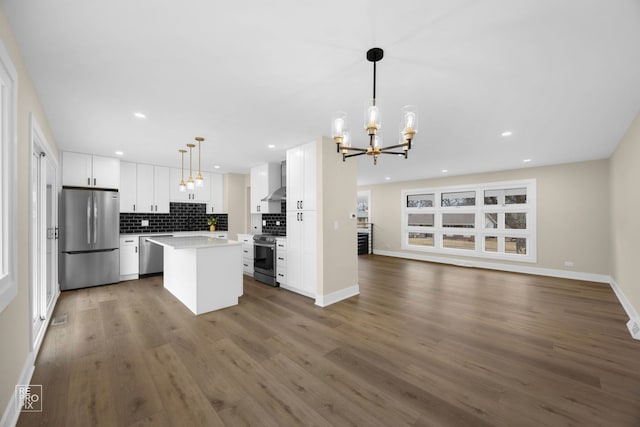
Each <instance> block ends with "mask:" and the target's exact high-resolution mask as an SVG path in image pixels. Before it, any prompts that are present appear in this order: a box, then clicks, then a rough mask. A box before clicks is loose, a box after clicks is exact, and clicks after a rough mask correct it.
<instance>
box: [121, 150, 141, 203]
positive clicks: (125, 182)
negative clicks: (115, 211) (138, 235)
mask: <svg viewBox="0 0 640 427" xmlns="http://www.w3.org/2000/svg"><path fill="white" fill-rule="evenodd" d="M120 182H122V187H121V188H120V212H137V211H136V207H137V206H136V203H137V201H136V195H137V188H136V187H137V186H136V182H137V165H136V164H135V163H129V162H121V163H120Z"/></svg>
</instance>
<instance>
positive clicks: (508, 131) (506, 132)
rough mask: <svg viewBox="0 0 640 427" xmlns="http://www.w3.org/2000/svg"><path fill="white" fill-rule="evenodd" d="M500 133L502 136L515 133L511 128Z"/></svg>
mask: <svg viewBox="0 0 640 427" xmlns="http://www.w3.org/2000/svg"><path fill="white" fill-rule="evenodd" d="M500 135H502V136H511V135H513V132H511V131H510V130H505V131H504V132H502V133H501V134H500Z"/></svg>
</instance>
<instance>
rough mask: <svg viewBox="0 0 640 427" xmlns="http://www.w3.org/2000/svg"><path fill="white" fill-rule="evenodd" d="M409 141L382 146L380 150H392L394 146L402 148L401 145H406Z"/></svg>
mask: <svg viewBox="0 0 640 427" xmlns="http://www.w3.org/2000/svg"><path fill="white" fill-rule="evenodd" d="M406 146H407V143H402V144H396V145H390V146H388V147H382V148H381V149H380V150H382V151H384V150H392V149H394V148H400V147H406Z"/></svg>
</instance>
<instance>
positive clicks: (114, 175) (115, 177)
mask: <svg viewBox="0 0 640 427" xmlns="http://www.w3.org/2000/svg"><path fill="white" fill-rule="evenodd" d="M62 185H63V186H68V187H88V188H109V189H119V188H120V159H116V158H113V157H102V156H92V155H91V154H82V153H72V152H69V151H64V152H63V153H62Z"/></svg>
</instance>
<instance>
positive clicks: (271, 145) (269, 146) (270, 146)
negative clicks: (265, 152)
mask: <svg viewBox="0 0 640 427" xmlns="http://www.w3.org/2000/svg"><path fill="white" fill-rule="evenodd" d="M267 147H268V148H276V146H275V145H273V144H269V145H267Z"/></svg>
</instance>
